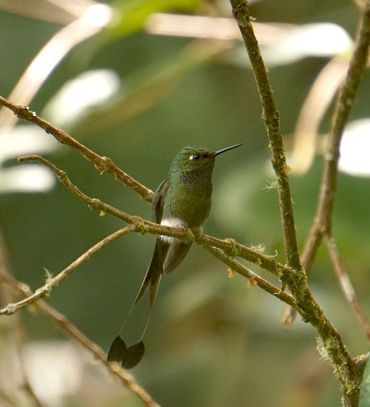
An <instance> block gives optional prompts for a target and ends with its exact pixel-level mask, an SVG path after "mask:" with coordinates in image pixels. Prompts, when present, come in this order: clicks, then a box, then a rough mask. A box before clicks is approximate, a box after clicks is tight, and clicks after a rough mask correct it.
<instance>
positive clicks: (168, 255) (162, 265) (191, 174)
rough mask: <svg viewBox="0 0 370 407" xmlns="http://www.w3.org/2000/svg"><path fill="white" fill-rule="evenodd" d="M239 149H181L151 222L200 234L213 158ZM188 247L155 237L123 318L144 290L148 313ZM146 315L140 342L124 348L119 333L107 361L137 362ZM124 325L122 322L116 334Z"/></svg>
mask: <svg viewBox="0 0 370 407" xmlns="http://www.w3.org/2000/svg"><path fill="white" fill-rule="evenodd" d="M239 146H241V144H235V145H232V146H230V147H226V148H223V149H221V150H218V151H215V152H214V151H211V150H208V149H204V148H199V147H194V146H187V147H184V148H183V149H182V150H181V151H180V152H179V153H178V154H177V155H176V156H175V158H174V160H173V162H172V164H171V166H170V169H169V174H168V177H167V178H166V179H165V180H164V181H162V183H161V184H160V185H159V187H158V189H157V190H156V192H155V195H154V198H153V201H152V208H153V219H154V221H155V222H156V223H159V224H160V225H163V226H171V227H180V228H190V229H192V230H194V231H198V232H201V231H202V229H203V224H204V222H205V221H206V219H207V218H208V215H209V212H210V209H211V196H212V174H213V168H214V165H215V159H216V157H217V156H218V155H220V154H223V153H225V152H226V151H229V150H232V149H234V148H237V147H239ZM190 246H191V243H190V242H185V241H181V240H179V239H177V238H174V237H171V236H164V235H159V236H157V238H156V242H155V247H154V252H153V255H152V259H151V262H150V264H149V266H148V268H147V271H146V274H145V277H144V280H143V282H142V284H141V286H140V288H139V291H138V293H137V295H136V297H135V299H134V302H133V304H132V306H131V308H130V310H129V312H128V315H127V317H126V319H127V318H128V316H129V315H130V314H131V311H132V310H133V308H134V306H135V305H136V304H137V303H138V302H139V300H140V299H141V298H142V297H143V296H144V294H145V292H146V291H147V290H148V291H149V308H150V310H152V308H153V306H154V304H155V301H156V297H157V293H158V287H159V283H160V281H161V277H162V275H164V274H167V273H170V272H171V271H173V270H175V269H176V268H177V267H178V265H179V264H180V263H181V262H182V260H183V259H184V257H185V256H186V254H187V253H188V251H189V249H190ZM150 315H151V313H150V314H149V317H148V319H147V322H146V325H145V328H144V331H143V333H142V336H141V339H140V340H139V341H138V342H137V343H135V344H134V345H132V346H130V347H127V345H126V344H125V342H124V341H123V340H122V338H121V336H120V334H119V335H118V336H117V337H116V338H115V339H114V341H113V342H112V345H111V347H110V350H109V352H108V361H116V362H120V363H121V364H122V366H123V367H125V368H127V369H129V368H132V367H134V366H136V365H137V364H138V363H139V361H140V360H141V358H142V357H143V355H144V352H145V347H144V343H143V337H144V335H145V332H146V329H147V327H148V323H149V320H150ZM126 319H125V321H126ZM124 325H125V322H124V324H123V326H122V328H121V331H120V332H122V330H123V327H124Z"/></svg>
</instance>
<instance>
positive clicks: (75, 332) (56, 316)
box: [0, 268, 159, 407]
mask: <svg viewBox="0 0 370 407" xmlns="http://www.w3.org/2000/svg"><path fill="white" fill-rule="evenodd" d="M0 277H1V279H2V280H3V281H4V282H5V283H7V284H9V285H10V286H11V287H13V288H14V289H15V290H16V291H18V292H19V293H20V294H22V295H23V296H28V297H30V296H32V291H31V290H30V288H29V287H28V286H27V285H26V284H24V283H21V282H19V281H17V280H16V279H14V277H12V276H11V275H10V274H9V273H6V272H4V270H3V269H2V268H0ZM35 305H36V306H37V307H38V308H39V309H40V310H41V311H42V312H43V313H44V314H45V315H47V316H48V317H49V318H50V319H52V320H53V321H54V322H55V323H56V324H57V325H58V326H59V328H60V329H61V330H62V331H63V332H64V333H65V334H66V335H68V336H69V337H72V338H74V339H75V340H76V341H77V342H79V343H80V344H81V345H82V346H83V348H84V349H86V350H87V351H88V352H89V353H91V354H92V355H93V356H94V357H95V358H96V359H98V360H100V362H101V363H102V364H103V365H104V367H105V368H106V369H107V371H108V372H109V373H110V374H112V375H113V376H115V377H117V378H118V379H119V380H120V381H121V382H122V383H123V384H124V385H125V386H126V387H127V388H128V389H129V390H130V391H131V392H132V393H134V394H136V395H137V396H138V397H139V398H140V399H141V400H142V401H143V403H144V404H145V405H146V406H147V407H159V405H158V404H157V403H156V402H155V401H154V400H153V399H152V398H151V396H150V395H149V394H148V393H147V392H146V391H145V390H144V389H143V388H142V387H141V386H140V385H139V384H138V383H137V382H136V380H135V378H134V377H133V376H132V375H131V374H129V373H127V372H125V371H124V370H123V369H122V368H121V367H120V366H119V365H118V364H116V363H108V362H107V355H106V354H105V352H104V351H103V350H102V349H101V348H100V347H99V346H98V345H97V344H96V343H95V342H92V341H91V340H90V339H89V338H88V337H86V336H85V335H84V334H83V333H82V332H81V331H80V330H79V329H78V328H77V327H76V326H75V325H73V324H72V323H71V322H70V321H69V320H68V319H67V318H66V317H65V316H64V315H63V314H61V313H60V312H58V311H57V310H56V309H55V308H53V307H52V306H50V305H49V304H47V303H46V302H45V301H43V300H39V301H38V302H37V303H36V304H35Z"/></svg>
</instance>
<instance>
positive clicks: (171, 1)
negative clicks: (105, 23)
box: [110, 0, 200, 36]
mask: <svg viewBox="0 0 370 407" xmlns="http://www.w3.org/2000/svg"><path fill="white" fill-rule="evenodd" d="M199 3H200V0H121V1H118V2H117V3H116V4H115V7H114V9H115V11H116V19H115V24H114V25H113V26H111V30H110V31H111V33H113V34H115V35H118V36H121V35H127V34H130V33H133V32H135V31H139V30H141V28H142V27H143V26H144V24H145V22H146V20H147V19H148V17H149V16H150V15H151V14H153V13H158V12H163V11H168V10H171V11H173V10H181V11H192V10H194V9H195V8H196V7H197V6H198V4H199Z"/></svg>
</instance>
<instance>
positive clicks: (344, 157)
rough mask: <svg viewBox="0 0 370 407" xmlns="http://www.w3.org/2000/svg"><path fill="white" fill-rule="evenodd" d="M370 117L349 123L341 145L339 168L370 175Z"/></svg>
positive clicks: (363, 175)
mask: <svg viewBox="0 0 370 407" xmlns="http://www.w3.org/2000/svg"><path fill="white" fill-rule="evenodd" d="M369 133H370V118H366V119H361V120H356V121H353V122H351V123H349V124H348V125H347V126H346V128H345V131H344V134H343V138H342V142H341V145H340V159H339V169H340V170H341V171H342V172H345V173H347V174H350V175H354V176H358V177H369V176H370V162H369V149H370V138H369Z"/></svg>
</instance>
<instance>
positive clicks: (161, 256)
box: [134, 237, 170, 308]
mask: <svg viewBox="0 0 370 407" xmlns="http://www.w3.org/2000/svg"><path fill="white" fill-rule="evenodd" d="M169 247H170V245H169V243H167V242H165V241H163V240H162V239H161V238H160V237H157V240H156V242H155V247H154V252H153V256H152V260H151V262H150V264H149V267H148V269H147V272H146V274H145V277H144V280H143V282H142V284H141V286H140V289H139V291H138V293H137V295H136V298H135V301H134V305H135V304H136V303H137V302H138V301H139V300H140V299H141V298H142V297H143V295H144V293H145V291H146V289H147V287H148V286H149V305H150V308H152V307H153V305H154V303H155V299H156V297H157V292H158V287H159V283H160V281H161V276H162V274H163V272H164V271H163V264H164V262H165V259H166V256H167V252H168V249H169Z"/></svg>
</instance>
